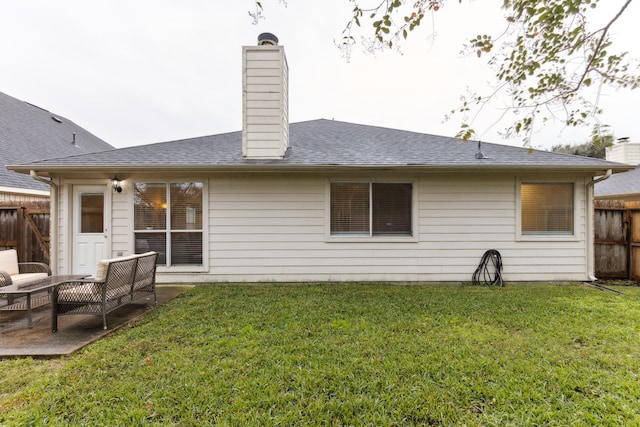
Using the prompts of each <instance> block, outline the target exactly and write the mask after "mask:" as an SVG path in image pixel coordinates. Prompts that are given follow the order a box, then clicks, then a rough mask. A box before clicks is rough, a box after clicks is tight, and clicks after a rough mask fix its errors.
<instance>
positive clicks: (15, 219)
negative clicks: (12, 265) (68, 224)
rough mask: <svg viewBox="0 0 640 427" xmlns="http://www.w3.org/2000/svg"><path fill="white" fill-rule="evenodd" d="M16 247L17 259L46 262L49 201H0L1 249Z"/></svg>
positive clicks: (47, 254) (47, 261) (47, 258)
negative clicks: (17, 202)
mask: <svg viewBox="0 0 640 427" xmlns="http://www.w3.org/2000/svg"><path fill="white" fill-rule="evenodd" d="M4 249H16V250H17V251H18V261H19V262H44V263H46V264H49V202H22V203H19V204H16V203H15V202H0V250H4Z"/></svg>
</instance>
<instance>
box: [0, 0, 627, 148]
mask: <svg viewBox="0 0 640 427" xmlns="http://www.w3.org/2000/svg"><path fill="white" fill-rule="evenodd" d="M602 3H605V2H601V6H600V10H602V11H603V16H605V15H606V12H607V11H609V9H608V6H602ZM606 3H607V4H610V5H619V4H621V0H606ZM262 4H263V6H264V8H265V11H264V14H265V19H263V20H260V22H259V23H258V24H257V25H254V23H253V20H252V19H251V17H250V16H249V13H248V12H249V11H251V10H254V9H255V7H254V1H253V0H233V1H231V0H227V1H220V0H218V1H216V0H182V1H178V0H58V1H55V2H54V1H51V0H20V1H15V0H0V11H1V12H0V58H2V59H1V64H2V65H1V66H0V92H4V93H6V94H7V95H10V96H13V97H15V98H18V99H21V100H24V101H27V102H30V103H32V104H35V105H37V106H39V107H41V108H45V109H47V110H50V111H51V112H54V113H56V114H59V115H61V116H64V117H66V118H68V119H70V120H72V121H74V122H75V123H76V124H78V125H80V126H82V127H84V128H85V129H87V130H88V131H90V132H92V133H93V134H95V135H96V136H98V137H100V138H102V139H104V140H105V141H107V142H108V143H110V144H111V145H113V146H115V147H117V148H121V147H128V146H133V145H141V144H149V143H155V142H163V141H170V140H178V139H185V138H191V137H198V136H204V135H212V134H218V133H225V132H232V131H238V130H240V129H241V127H242V64H241V59H242V46H247V45H248V46H253V45H256V44H257V36H258V34H260V33H262V32H271V33H273V34H275V35H276V36H277V37H278V39H279V41H280V45H281V46H284V48H285V52H286V56H287V61H288V64H289V74H290V77H289V117H290V121H291V122H298V121H305V120H315V119H320V118H324V119H335V120H340V121H347V122H353V123H359V124H366V125H374V126H383V127H390V128H396V129H403V130H410V131H416V132H422V133H429V134H436V135H445V136H455V134H456V133H457V131H458V129H459V125H460V122H461V120H462V117H461V116H454V117H453V118H452V119H450V120H448V121H447V120H445V116H446V115H447V113H449V111H450V110H452V109H453V108H455V107H457V106H458V105H459V102H460V101H459V100H460V96H461V95H462V94H464V93H465V92H466V90H467V88H472V89H477V90H486V88H488V87H489V86H488V84H489V82H491V79H492V76H493V75H492V72H491V70H490V69H489V68H487V66H486V65H485V63H484V62H482V61H480V60H478V59H477V58H475V56H465V55H462V54H461V49H462V46H463V44H464V43H465V41H466V40H468V39H470V38H472V37H473V36H475V35H476V34H484V33H492V34H497V33H498V32H500V31H501V30H502V29H504V26H505V24H504V18H503V15H504V12H503V11H502V10H500V8H499V5H500V4H501V0H475V1H474V0H465V1H463V3H462V4H459V3H458V2H457V1H454V0H450V1H449V2H447V3H446V4H445V6H444V7H443V8H442V9H440V11H438V12H437V13H435V14H433V15H428V16H427V17H426V18H425V21H424V23H423V28H422V29H420V30H419V32H415V33H413V34H411V36H410V37H409V39H408V41H407V42H406V43H405V44H403V46H402V52H395V51H387V52H385V53H382V54H375V55H372V54H369V53H365V52H363V49H362V48H361V47H356V48H355V49H354V51H353V53H352V55H351V58H350V59H349V61H347V60H346V59H345V58H344V57H343V55H342V53H341V51H340V50H339V49H338V48H337V47H336V45H335V41H336V40H339V39H340V37H341V34H342V30H343V28H344V26H345V24H346V22H347V21H348V19H349V17H350V16H351V15H350V14H351V9H352V8H353V4H352V3H351V2H350V1H348V0H323V1H322V2H318V1H314V2H311V1H308V0H287V1H286V2H283V1H278V0H262ZM613 10H617V9H616V8H614V7H613V6H612V7H611V11H613ZM638 18H640V2H634V3H632V4H631V5H630V7H629V9H628V10H627V11H626V12H625V14H624V15H623V16H622V17H621V19H620V20H619V22H618V23H617V24H616V27H615V28H614V29H613V37H614V41H615V43H616V44H618V46H620V49H621V50H628V51H629V52H630V54H631V56H633V57H635V58H639V57H640V47H638V45H637V43H635V42H634V41H635V40H638V38H639V36H640V34H639V33H640V31H638V27H637V24H636V23H637V21H638ZM634 21H635V22H634ZM498 30H500V31H498ZM639 104H640V90H636V91H614V90H612V89H607V90H606V91H604V92H603V93H602V94H601V106H602V107H604V109H605V112H606V114H605V116H604V117H603V119H602V123H603V124H607V125H610V126H611V128H612V129H613V132H614V134H615V136H616V137H630V138H631V139H632V140H635V141H638V142H640V125H639V124H638V114H637V106H638V105H639ZM500 116H501V111H499V110H497V109H494V110H491V109H485V110H483V112H482V116H480V117H479V118H478V119H477V120H476V122H474V124H473V127H474V129H475V130H476V131H477V135H476V137H475V138H474V139H476V138H477V139H481V140H482V141H486V142H496V143H501V144H508V145H516V146H517V145H522V144H523V142H522V140H521V139H518V138H516V139H509V140H507V139H503V137H502V136H501V135H500V132H501V131H502V130H503V129H504V128H505V127H506V126H507V125H508V124H509V123H508V122H500V123H496V121H497V120H498V119H499V117H500ZM590 133H591V128H584V127H583V128H577V129H573V128H572V129H565V128H564V126H562V125H561V124H560V123H558V124H549V125H546V126H545V127H544V128H543V129H542V130H540V131H539V132H537V133H536V134H534V136H533V140H532V146H533V147H535V148H541V149H550V148H551V147H552V146H553V145H557V144H560V143H561V144H579V143H584V142H586V141H588V140H589V135H590Z"/></svg>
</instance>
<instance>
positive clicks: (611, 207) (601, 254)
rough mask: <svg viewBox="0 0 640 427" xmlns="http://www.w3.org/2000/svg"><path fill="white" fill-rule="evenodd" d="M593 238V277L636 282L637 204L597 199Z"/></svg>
mask: <svg viewBox="0 0 640 427" xmlns="http://www.w3.org/2000/svg"><path fill="white" fill-rule="evenodd" d="M594 237H595V239H594V245H595V248H594V252H595V274H596V277H598V278H602V279H627V280H635V281H640V203H638V202H623V201H616V200H597V201H596V203H595V206H594Z"/></svg>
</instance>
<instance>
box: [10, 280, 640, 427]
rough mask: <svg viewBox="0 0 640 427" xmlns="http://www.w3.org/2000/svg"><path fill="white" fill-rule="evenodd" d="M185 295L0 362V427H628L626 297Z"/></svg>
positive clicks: (631, 387)
mask: <svg viewBox="0 0 640 427" xmlns="http://www.w3.org/2000/svg"><path fill="white" fill-rule="evenodd" d="M617 289H621V290H622V291H623V292H625V295H622V296H619V295H615V294H613V293H609V292H603V291H599V290H594V289H591V288H587V287H584V286H580V285H556V286H553V285H528V286H527V285H508V286H506V287H505V288H503V289H492V288H482V287H472V286H467V285H425V286H398V285H385V284H317V285H299V286H280V285H266V286H209V287H200V288H196V289H194V290H192V291H190V292H187V293H186V294H183V295H182V296H181V297H178V298H176V299H175V300H173V301H171V302H169V303H168V304H166V305H164V306H162V307H159V308H157V309H156V310H153V311H152V312H150V313H148V314H147V315H146V316H145V317H144V318H143V319H142V320H141V321H139V322H137V323H135V324H133V325H131V326H128V327H126V328H124V329H122V330H120V331H119V332H117V333H116V334H114V335H112V336H111V337H109V338H107V339H104V340H102V341H100V342H98V343H95V344H93V345H91V346H89V347H86V348H85V349H84V350H83V351H81V352H79V353H77V354H75V355H73V356H71V357H68V358H63V359H56V360H32V359H22V360H4V361H0V425H18V426H22V425H90V426H94V425H103V426H107V425H109V426H116V425H118V426H136V425H140V426H141V425H163V426H164V425H177V426H201V425H229V426H269V425H279V426H287V425H327V426H330V425H331V426H332V425H338V426H341V425H355V426H360V425H370V426H403V425H436V426H440V425H444V426H448V425H482V426H493V425H495V426H508V425H513V426H524V425H544V426H553V425H557V426H566V425H577V426H580V425H607V426H609V425H611V426H615V425H620V426H623V425H624V426H633V425H640V415H639V414H640V325H639V322H640V288H636V287H624V288H617Z"/></svg>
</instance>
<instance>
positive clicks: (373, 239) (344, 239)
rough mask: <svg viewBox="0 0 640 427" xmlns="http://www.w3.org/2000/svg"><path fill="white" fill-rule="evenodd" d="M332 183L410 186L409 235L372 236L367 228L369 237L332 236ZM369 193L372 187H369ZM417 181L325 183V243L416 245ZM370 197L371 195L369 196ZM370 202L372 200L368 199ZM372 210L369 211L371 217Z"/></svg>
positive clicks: (370, 219)
mask: <svg viewBox="0 0 640 427" xmlns="http://www.w3.org/2000/svg"><path fill="white" fill-rule="evenodd" d="M334 182H345V183H347V182H351V183H368V184H372V183H384V184H411V235H410V236H409V235H383V236H373V235H371V233H372V227H371V226H370V227H369V236H365V235H351V236H350V235H332V234H331V184H332V183H334ZM369 191H370V192H371V191H372V186H371V185H369ZM418 194H419V192H418V180H417V179H415V178H407V179H402V178H390V179H385V178H373V177H372V178H344V179H340V178H330V179H327V181H326V183H325V242H327V243H417V242H418V241H419V238H418V225H419V224H418V214H419V212H418ZM370 196H371V195H370ZM369 200H370V201H371V200H372V198H371V197H370V198H369ZM372 214H373V213H372V210H371V209H370V210H369V215H370V216H371V215H372ZM369 224H373V218H369Z"/></svg>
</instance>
